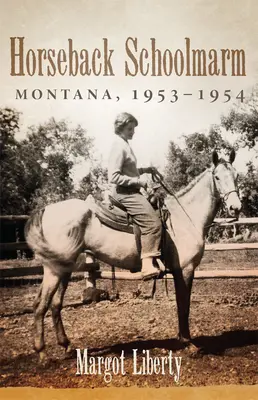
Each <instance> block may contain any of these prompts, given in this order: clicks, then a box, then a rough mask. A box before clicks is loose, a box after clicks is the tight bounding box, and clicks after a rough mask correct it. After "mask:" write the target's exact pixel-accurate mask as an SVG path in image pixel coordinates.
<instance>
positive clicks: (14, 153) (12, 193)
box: [0, 108, 27, 214]
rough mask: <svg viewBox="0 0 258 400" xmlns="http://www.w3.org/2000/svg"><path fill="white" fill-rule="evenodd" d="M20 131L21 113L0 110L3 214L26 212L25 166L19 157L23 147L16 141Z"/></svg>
mask: <svg viewBox="0 0 258 400" xmlns="http://www.w3.org/2000/svg"><path fill="white" fill-rule="evenodd" d="M18 130H19V113H18V112H17V111H16V110H12V109H10V108H2V109H0V135H1V138H0V153H1V214H19V213H21V214H23V213H24V212H25V211H26V206H27V202H26V198H25V196H24V184H25V176H24V165H23V163H22V160H21V158H20V157H19V154H20V150H21V145H20V143H18V142H17V140H16V139H15V133H16V132H17V131H18Z"/></svg>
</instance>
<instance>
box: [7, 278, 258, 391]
mask: <svg viewBox="0 0 258 400" xmlns="http://www.w3.org/2000/svg"><path fill="white" fill-rule="evenodd" d="M257 281H258V279H209V280H207V279H206V280H205V279H204V280H195V281H194V284H193V294H192V303H191V319H190V326H191V334H192V337H193V342H194V344H195V346H196V349H194V350H193V349H190V350H188V349H186V348H183V347H182V346H181V345H180V343H179V342H178V340H177V339H176V335H177V311H176V303H175V294H174V289H173V282H172V281H171V280H170V281H169V282H168V292H169V293H168V296H167V294H166V290H165V285H164V282H163V281H158V284H157V292H156V295H155V298H154V299H151V298H150V293H151V289H152V283H150V282H146V283H144V288H143V292H142V294H141V295H140V297H138V298H135V295H134V293H135V292H136V289H137V283H135V282H131V281H130V282H121V281H119V282H116V288H115V290H116V291H118V292H119V299H118V300H116V301H114V302H110V301H103V302H100V303H97V304H91V305H87V306H85V305H83V304H82V302H81V300H82V292H83V289H84V281H83V280H81V281H77V282H71V283H70V286H69V287H68V290H67V293H66V298H65V307H64V309H63V312H62V315H63V321H64V325H65V328H66V332H67V335H68V337H69V338H70V339H71V341H72V343H73V345H74V347H75V348H80V349H81V350H83V349H85V348H87V349H88V351H89V353H90V355H91V356H94V357H95V358H96V357H97V356H103V357H107V356H112V357H115V356H120V355H121V352H122V351H124V355H125V364H124V369H125V375H122V374H121V373H118V375H113V376H112V381H111V383H109V384H108V383H106V382H105V381H104V379H103V374H101V375H93V374H91V375H76V370H77V362H76V357H75V356H74V357H73V358H70V359H66V358H65V357H64V351H63V350H62V349H61V348H60V347H59V346H58V345H57V344H56V340H55V335H54V332H53V328H52V319H51V315H50V314H49V313H48V314H47V317H46V322H45V332H46V333H45V338H46V343H47V353H48V356H49V362H48V363H47V364H46V365H40V364H39V363H38V357H37V355H36V354H35V353H34V351H33V348H32V334H33V315H32V313H31V306H32V302H33V298H34V296H35V294H36V292H37V290H38V287H39V285H38V284H34V285H26V286H19V287H2V288H0V293H1V294H0V386H2V387H5V386H34V387H53V388H65V387H69V388H72V387H82V388H84V387H92V388H93V387H105V386H132V385H137V386H152V387H153V386H154V387H161V386H175V385H180V386H185V385H188V386H201V385H224V384H255V383H258V380H257V350H258V346H257V343H258V331H257V304H258V289H257V287H258V285H257ZM99 287H102V288H107V289H109V290H111V289H112V287H111V283H108V282H107V281H101V282H99ZM133 349H138V355H139V360H140V361H141V359H142V357H143V356H144V350H145V351H146V350H149V351H150V355H151V357H159V358H161V357H162V356H163V357H165V356H168V354H169V351H172V353H170V354H172V356H173V358H174V360H175V357H182V361H181V372H180V379H179V382H175V379H174V378H175V375H171V374H170V373H169V371H168V370H167V369H166V371H165V373H164V375H162V374H152V375H134V374H133V357H132V351H133ZM192 350H193V351H192ZM140 361H139V362H140ZM174 365H175V364H174Z"/></svg>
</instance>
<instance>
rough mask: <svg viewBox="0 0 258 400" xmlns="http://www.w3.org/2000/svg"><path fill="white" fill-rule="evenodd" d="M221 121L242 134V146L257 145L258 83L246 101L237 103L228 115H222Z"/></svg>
mask: <svg viewBox="0 0 258 400" xmlns="http://www.w3.org/2000/svg"><path fill="white" fill-rule="evenodd" d="M221 123H222V126H223V127H225V128H226V129H227V130H230V131H231V132H232V133H238V134H240V137H239V139H238V144H239V145H240V146H248V147H249V148H252V147H254V146H255V144H256V140H257V139H258V85H256V86H255V87H254V89H253V92H252V93H251V95H250V96H249V97H248V98H247V99H246V100H245V102H244V103H241V104H240V105H239V104H238V105H235V106H234V107H233V108H232V109H231V110H230V112H229V114H228V115H227V116H222V118H221Z"/></svg>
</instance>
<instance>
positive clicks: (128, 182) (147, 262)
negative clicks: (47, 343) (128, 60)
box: [108, 113, 164, 280]
mask: <svg viewBox="0 0 258 400" xmlns="http://www.w3.org/2000/svg"><path fill="white" fill-rule="evenodd" d="M136 126H138V121H137V119H136V118H135V117H134V116H133V115H131V114H128V113H121V114H119V115H118V116H117V118H116V120H115V134H116V135H117V137H116V139H115V141H114V144H113V147H112V149H111V153H110V157H109V168H108V178H109V183H111V184H113V186H114V188H113V193H112V194H113V197H114V198H115V200H117V201H119V202H120V203H121V204H122V205H123V206H124V208H125V209H126V210H127V212H128V214H130V215H131V216H132V217H133V219H134V221H135V222H136V224H137V225H138V226H139V228H140V231H141V259H142V277H143V279H144V280H148V279H151V278H154V277H157V276H158V275H159V267H161V268H162V267H164V266H163V264H162V262H161V260H160V255H161V251H160V241H161V230H162V226H161V221H160V219H159V217H158V216H157V214H156V212H155V210H154V209H153V207H152V206H151V204H150V203H149V202H148V200H147V199H146V197H144V196H143V195H142V194H141V192H140V189H141V188H144V189H145V190H146V188H147V183H146V182H145V181H144V180H143V179H141V177H140V175H142V174H144V173H157V170H156V168H154V167H149V168H137V161H136V157H135V155H134V152H133V150H132V148H131V147H130V145H129V143H128V141H129V140H131V139H132V138H133V135H134V133H135V131H134V130H135V127H136Z"/></svg>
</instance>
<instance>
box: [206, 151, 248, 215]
mask: <svg viewBox="0 0 258 400" xmlns="http://www.w3.org/2000/svg"><path fill="white" fill-rule="evenodd" d="M235 157H236V153H235V150H232V151H231V153H230V156H229V161H226V160H224V159H223V158H222V159H219V156H218V153H217V152H216V151H214V152H213V155H212V161H213V164H214V169H213V172H212V173H213V178H214V184H215V187H216V190H217V192H218V195H219V196H220V199H221V200H222V202H223V203H224V205H226V207H227V210H228V212H229V214H230V215H231V216H232V217H237V216H238V215H239V212H240V210H241V201H240V199H239V195H238V188H237V172H236V170H235V168H234V167H233V166H232V164H233V162H234V160H235Z"/></svg>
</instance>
